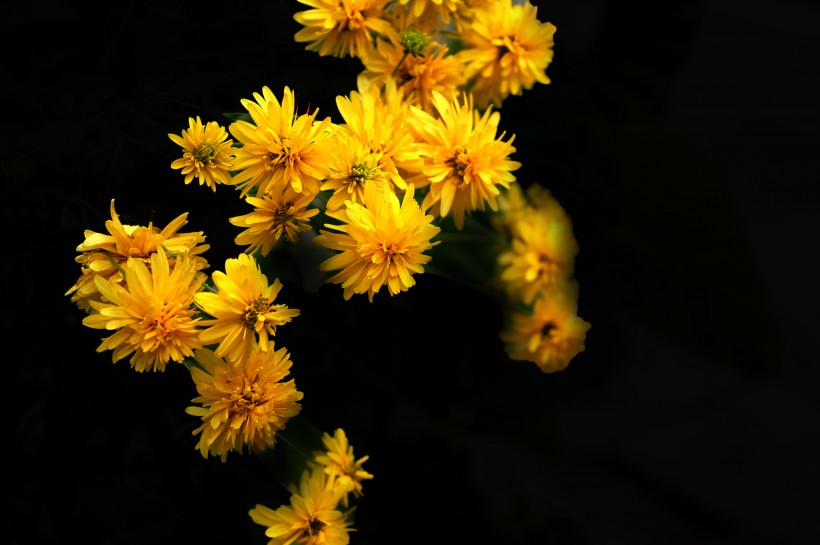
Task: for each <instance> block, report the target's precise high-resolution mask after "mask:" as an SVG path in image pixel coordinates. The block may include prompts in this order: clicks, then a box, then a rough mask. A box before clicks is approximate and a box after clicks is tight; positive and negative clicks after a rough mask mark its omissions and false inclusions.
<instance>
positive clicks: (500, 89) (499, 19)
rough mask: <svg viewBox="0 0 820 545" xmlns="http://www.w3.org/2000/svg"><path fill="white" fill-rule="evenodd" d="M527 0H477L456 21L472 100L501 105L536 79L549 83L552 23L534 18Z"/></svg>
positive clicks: (534, 9)
mask: <svg viewBox="0 0 820 545" xmlns="http://www.w3.org/2000/svg"><path fill="white" fill-rule="evenodd" d="M537 11H538V8H537V7H535V6H533V5H532V4H531V3H530V2H529V1H528V0H525V1H524V2H513V0H496V1H494V2H492V1H491V2H486V3H481V4H480V5H478V6H477V7H476V8H475V9H473V10H472V11H471V18H470V20H469V21H467V22H464V23H463V24H460V25H459V28H458V31H459V33H460V38H461V41H462V49H461V50H460V51H459V52H458V53H457V56H458V57H459V59H460V61H461V62H463V63H464V64H465V66H466V67H467V68H466V76H467V78H468V79H469V80H470V82H471V84H472V87H471V92H472V93H473V95H474V97H475V102H476V105H477V106H478V107H479V108H485V107H487V106H488V105H489V104H490V103H494V104H495V105H496V106H501V103H502V102H503V100H504V99H505V98H507V96H509V95H511V94H513V95H520V94H522V92H523V90H524V89H531V88H532V86H533V85H535V83H536V82H538V83H545V84H546V83H549V82H550V79H549V78H548V77H547V74H546V70H547V66H548V65H549V64H550V63H551V62H552V57H553V51H552V47H553V36H554V35H555V30H556V28H555V26H554V25H553V24H552V23H542V22H541V21H539V20H538V18H537Z"/></svg>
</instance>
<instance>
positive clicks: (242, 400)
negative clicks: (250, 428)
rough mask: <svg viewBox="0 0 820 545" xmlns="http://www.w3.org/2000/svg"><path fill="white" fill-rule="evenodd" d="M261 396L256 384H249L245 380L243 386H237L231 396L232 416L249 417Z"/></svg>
mask: <svg viewBox="0 0 820 545" xmlns="http://www.w3.org/2000/svg"><path fill="white" fill-rule="evenodd" d="M259 396H260V393H259V392H258V391H257V387H256V384H253V383H248V380H247V379H244V378H243V381H242V384H241V385H237V387H236V388H235V389H234V391H233V393H232V394H231V401H233V406H232V407H231V414H238V415H239V416H245V415H247V414H248V413H250V412H251V411H253V409H254V407H256V402H257V400H258V399H259Z"/></svg>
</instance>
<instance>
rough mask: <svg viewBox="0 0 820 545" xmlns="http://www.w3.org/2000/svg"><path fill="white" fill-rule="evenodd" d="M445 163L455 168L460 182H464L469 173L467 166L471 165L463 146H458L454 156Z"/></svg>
mask: <svg viewBox="0 0 820 545" xmlns="http://www.w3.org/2000/svg"><path fill="white" fill-rule="evenodd" d="M445 164H446V165H448V166H449V167H450V168H451V169H453V175H454V176H456V177H457V178H458V179H459V181H460V182H462V183H463V182H464V175H465V174H466V173H467V168H468V167H469V166H470V163H469V161H467V152H466V151H465V150H464V149H463V148H460V147H458V148H456V151H455V153H454V154H453V156H452V157H451V158H449V159H447V161H445Z"/></svg>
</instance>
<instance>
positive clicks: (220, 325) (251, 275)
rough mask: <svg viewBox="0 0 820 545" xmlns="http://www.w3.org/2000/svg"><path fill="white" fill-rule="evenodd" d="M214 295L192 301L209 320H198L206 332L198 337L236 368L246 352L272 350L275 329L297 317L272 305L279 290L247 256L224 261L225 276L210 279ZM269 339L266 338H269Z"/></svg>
mask: <svg viewBox="0 0 820 545" xmlns="http://www.w3.org/2000/svg"><path fill="white" fill-rule="evenodd" d="M211 278H212V280H213V282H214V284H215V285H216V287H217V289H218V293H207V292H203V293H198V294H196V297H195V299H194V301H195V302H196V304H197V306H198V307H199V308H201V309H202V310H203V311H204V312H205V313H206V314H208V315H210V316H212V317H213V318H212V319H207V320H202V322H201V325H203V326H206V327H207V329H204V330H202V332H201V333H200V340H201V341H202V343H203V344H205V345H209V344H212V343H219V346H218V347H217V348H216V355H217V356H219V357H225V358H227V359H228V361H230V362H231V363H233V364H234V365H237V364H238V363H239V362H240V360H241V359H242V358H243V357H245V356H246V355H247V354H248V353H249V352H250V351H252V350H254V349H256V348H259V349H260V350H263V351H264V350H273V348H274V342H273V337H274V336H275V335H276V326H278V325H283V324H286V323H288V322H290V321H291V319H292V318H293V317H295V316H298V315H299V310H297V309H291V308H288V306H287V305H282V304H274V303H273V301H274V300H275V299H276V296H277V295H278V294H279V290H281V289H282V283H281V282H280V281H279V279H278V278H277V279H275V280H274V282H273V284H272V285H268V278H267V277H266V276H265V275H264V273H262V271H261V270H260V268H259V264H258V263H257V262H256V260H255V259H254V258H253V257H252V256H250V255H248V254H240V255H239V257H238V258H236V259H228V260H226V261H225V272H224V273H223V272H221V271H216V272H214V273H213V275H212V276H211ZM269 337H270V338H269Z"/></svg>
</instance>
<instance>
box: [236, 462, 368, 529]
mask: <svg viewBox="0 0 820 545" xmlns="http://www.w3.org/2000/svg"><path fill="white" fill-rule="evenodd" d="M328 484H329V477H328V476H327V475H326V474H325V473H324V472H323V471H321V469H313V470H310V471H309V470H305V471H304V472H303V473H302V477H301V479H300V480H299V487H298V488H296V487H295V486H293V485H291V486H290V492H291V497H290V505H282V506H280V507H279V508H278V509H271V508H270V507H265V506H264V505H259V504H257V505H256V506H255V507H254V508H253V509H251V510H250V511H249V512H248V514H249V515H250V516H251V519H252V520H253V521H254V522H255V523H256V524H259V525H261V526H267V530H266V531H265V535H266V536H268V537H269V538H271V539H270V541H268V545H290V544H291V543H298V544H299V545H347V543H349V542H350V535H349V532H351V531H353V529H352V528H350V527H349V526H350V523H349V522H348V521H347V520H346V519H347V517H348V515H350V513H352V512H353V509H350V510H348V511H346V512H342V511H339V510H338V509H337V508H336V507H337V505H338V503H339V492H338V491H336V490H334V489H333V488H332V487H329V486H328Z"/></svg>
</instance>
